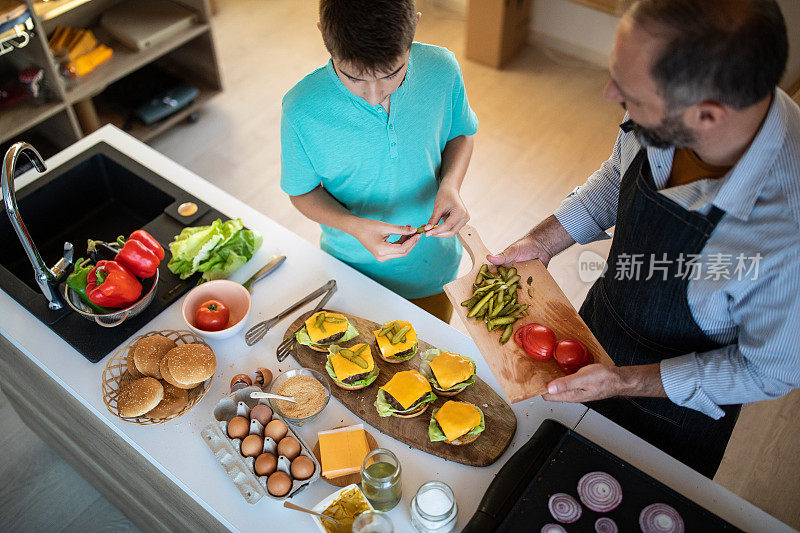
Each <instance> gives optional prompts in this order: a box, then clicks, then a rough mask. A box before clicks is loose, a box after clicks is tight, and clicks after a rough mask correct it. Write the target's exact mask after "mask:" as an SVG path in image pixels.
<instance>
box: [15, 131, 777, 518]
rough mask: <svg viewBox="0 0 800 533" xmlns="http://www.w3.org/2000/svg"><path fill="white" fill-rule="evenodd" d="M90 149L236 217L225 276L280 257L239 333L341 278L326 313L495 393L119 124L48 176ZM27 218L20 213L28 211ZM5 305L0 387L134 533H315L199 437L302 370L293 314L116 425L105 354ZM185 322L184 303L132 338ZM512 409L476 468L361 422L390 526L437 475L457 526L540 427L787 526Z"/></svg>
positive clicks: (648, 453)
mask: <svg viewBox="0 0 800 533" xmlns="http://www.w3.org/2000/svg"><path fill="white" fill-rule="evenodd" d="M98 142H106V143H108V144H110V145H112V146H113V147H115V148H117V149H118V150H120V151H122V152H123V153H125V154H127V155H128V156H130V157H132V158H133V159H135V160H137V161H139V162H141V163H142V164H143V165H145V166H147V167H148V168H150V169H152V170H153V171H154V172H156V173H158V174H160V175H161V176H163V177H164V178H166V179H167V180H169V181H172V182H173V183H175V184H177V185H179V186H180V187H181V188H183V189H185V190H186V191H188V192H189V193H191V194H193V195H194V196H196V197H198V198H199V199H201V200H203V201H205V202H207V203H208V204H210V205H212V206H214V207H215V208H217V209H219V210H220V211H221V212H224V213H226V214H228V215H230V216H232V217H239V218H241V219H242V220H243V221H244V223H245V225H246V226H248V227H250V228H253V229H257V230H259V231H260V232H261V233H262V234H263V235H264V245H263V247H262V249H261V250H260V251H259V252H258V254H257V255H256V256H255V257H254V258H253V260H252V261H250V262H249V263H248V264H247V265H245V266H244V267H242V268H241V269H240V270H239V271H237V272H236V273H235V274H234V276H233V278H232V279H234V280H236V281H243V280H245V279H247V278H249V277H250V276H251V275H252V274H253V273H254V272H255V271H256V270H258V269H259V268H260V267H261V266H262V265H263V264H264V263H266V261H267V259H268V258H269V256H271V255H274V254H278V253H280V254H285V255H286V256H287V260H286V263H285V264H284V265H283V266H282V267H281V268H280V269H279V270H277V271H276V272H275V273H274V274H272V275H271V276H270V277H268V278H267V279H265V280H264V281H262V282H259V283H258V284H257V285H256V286H255V291H254V294H253V304H252V310H251V314H250V316H249V318H248V324H247V326H246V327H250V326H252V325H254V324H255V323H256V322H258V321H261V320H264V319H267V318H270V317H271V316H274V315H275V314H277V313H278V312H280V311H282V310H283V309H284V308H286V307H287V306H288V305H290V304H291V303H293V302H294V301H296V300H298V299H299V298H301V297H302V296H304V295H306V294H307V293H308V292H310V291H311V290H313V289H315V288H317V287H319V286H321V285H322V284H323V283H325V282H326V281H327V280H328V279H335V280H336V281H337V283H338V287H339V290H338V292H337V293H336V295H335V296H334V297H333V299H332V300H331V301H330V303H329V304H328V306H327V307H329V308H331V309H336V310H341V311H343V312H346V313H350V314H354V315H357V316H362V317H365V318H368V319H370V320H373V321H375V322H384V321H388V320H394V319H403V320H408V321H410V322H411V323H413V324H414V327H415V329H416V331H417V333H418V335H419V336H420V338H421V339H423V340H425V341H427V342H429V343H431V344H433V345H435V346H438V347H440V348H443V349H447V350H451V351H455V352H459V353H462V354H464V355H467V356H470V357H472V358H474V359H475V360H476V364H477V373H478V375H479V376H481V377H482V378H483V380H484V381H486V383H487V384H489V385H490V386H492V387H493V388H494V389H495V390H498V391H499V390H500V388H499V387H498V385H497V382H496V380H495V379H494V376H493V375H492V374H491V372H490V371H489V368H488V366H487V365H486V363H485V362H484V361H483V359H482V357H481V356H480V354H479V352H478V351H477V348H476V346H475V344H474V342H473V341H472V340H471V339H470V338H469V337H467V336H465V335H463V334H461V333H459V332H458V331H456V330H455V329H454V328H452V327H450V326H449V325H447V324H444V323H443V322H441V321H439V320H437V319H436V318H433V317H432V316H430V315H428V314H427V313H425V312H424V311H422V310H421V309H419V308H418V307H416V306H414V305H412V304H411V303H409V302H407V301H406V300H404V299H403V298H401V297H399V296H397V295H396V294H394V293H392V292H390V291H388V290H387V289H385V288H383V287H382V286H380V285H378V284H376V283H375V282H373V281H372V280H370V279H368V278H366V277H364V276H363V275H361V274H359V273H358V272H356V271H354V270H352V269H351V268H349V267H347V266H346V265H344V264H343V263H341V262H339V261H338V260H336V259H334V258H332V257H330V256H328V255H326V254H325V253H323V252H321V251H320V250H319V248H318V247H317V246H316V245H315V244H312V243H308V242H306V241H304V240H302V239H300V238H299V237H298V236H297V235H295V234H293V233H292V232H291V231H290V230H288V229H286V228H284V227H282V226H280V225H279V224H277V223H276V222H275V221H273V220H271V219H270V218H269V217H268V216H266V215H268V214H262V213H259V212H257V211H255V210H254V209H252V208H250V207H248V206H247V205H246V204H244V203H243V202H241V201H239V200H237V199H235V198H233V197H232V196H230V195H228V194H227V193H225V192H224V191H221V190H220V189H218V188H217V187H214V186H213V185H211V184H209V183H208V182H206V181H205V180H203V179H201V178H200V177H198V176H196V175H194V174H193V173H191V172H189V171H188V170H186V169H184V168H183V167H181V166H180V165H178V164H176V163H175V162H173V161H171V160H169V159H168V158H166V157H164V156H163V155H161V154H159V153H157V152H156V151H154V150H153V149H151V148H149V147H148V146H146V145H144V144H142V143H140V142H138V141H136V140H135V139H133V138H132V137H130V136H128V135H127V134H125V133H123V132H121V131H120V130H118V129H116V128H114V127H113V126H107V127H105V128H103V129H101V130H99V131H97V132H95V133H94V134H92V135H90V136H88V137H86V138H85V139H82V140H81V141H79V142H78V143H76V144H75V145H73V146H71V147H70V148H68V149H66V150H65V151H64V152H62V153H60V154H58V155H56V156H55V157H53V158H51V159H50V160H48V162H47V163H48V167H49V168H51V169H52V168H55V167H57V166H58V165H59V164H60V163H62V162H65V161H67V160H69V159H70V158H72V157H74V156H75V155H77V154H79V153H81V152H82V151H84V150H86V149H87V148H89V147H91V146H93V145H94V144H96V143H98ZM39 176H41V175H40V174H36V173H35V171H32V172H29V173H27V174H25V175H23V176H22V177H20V178H19V179H17V187H18V188H19V187H22V186H24V185H25V184H27V183H29V182H31V181H32V180H34V179H37V178H38V177H39ZM258 179H277V176H269V177H254V180H258ZM22 215H23V218H24V215H25V214H24V213H22ZM0 307H2V309H3V310H4V313H2V314H0V333H1V334H2V338H0V385H1V386H2V388H3V391H4V392H5V394H6V395H7V396H8V398H9V401H10V402H11V404H12V406H13V407H14V409H15V410H16V411H17V412H18V413H19V414H20V415H21V417H22V418H23V420H26V422H27V423H28V424H29V425H30V426H31V427H32V429H33V430H34V431H35V432H36V433H37V434H38V435H40V436H43V435H51V436H52V435H53V434H57V435H58V436H59V438H57V439H52V438H50V439H48V442H49V443H50V445H51V446H52V447H54V448H55V449H56V451H58V452H59V453H60V454H61V455H62V457H64V458H65V460H67V461H68V462H69V463H70V464H71V465H72V466H73V467H74V468H75V469H76V470H77V471H78V472H79V473H80V474H81V475H82V476H84V477H85V478H86V479H87V480H88V481H90V482H91V483H92V484H93V485H94V486H95V487H96V488H97V489H98V490H99V491H100V492H101V493H103V494H104V495H105V496H106V498H108V499H109V501H111V502H112V503H113V504H114V505H116V506H117V507H118V508H119V509H120V510H121V511H122V512H123V513H125V514H126V515H127V516H128V517H129V518H130V519H131V520H132V521H133V522H134V523H135V524H136V525H137V526H138V527H139V528H141V529H142V530H148V531H149V530H173V531H174V530H190V529H191V530H195V531H197V530H204V531H205V530H226V529H229V530H241V531H256V530H264V529H269V530H273V531H285V530H288V529H289V528H291V529H292V530H295V531H314V530H316V526H315V525H314V523H313V522H312V520H311V519H310V518H309V517H308V516H306V515H303V514H300V513H297V512H295V511H290V510H288V509H284V508H283V507H282V506H281V504H280V503H279V502H275V501H273V500H271V499H269V498H264V499H262V500H261V501H259V502H258V503H257V504H255V505H249V504H248V503H247V502H246V501H245V500H244V499H243V498H242V496H241V495H240V494H239V491H238V490H237V488H236V487H235V486H234V484H233V483H232V482H231V480H230V479H229V478H228V477H227V475H226V474H225V472H224V470H223V469H222V467H221V466H220V465H219V464H218V463H217V462H216V460H215V459H214V457H213V456H212V454H211V452H210V451H209V449H208V448H207V446H206V445H205V443H204V442H203V440H202V438H201V437H200V432H201V430H202V429H203V428H204V427H205V426H206V425H207V424H208V423H209V422H210V421H211V419H212V416H211V410H212V409H213V407H214V406H215V405H216V403H217V401H218V400H219V399H220V398H221V397H222V396H223V395H225V394H226V393H227V392H228V390H229V389H228V387H229V382H230V379H231V378H232V377H233V376H234V375H236V374H239V373H242V372H245V373H251V372H252V370H253V369H255V368H256V367H266V368H270V369H271V370H272V372H273V373H274V374H276V375H277V374H278V373H279V372H282V371H286V370H288V369H290V368H296V367H297V366H298V365H297V363H296V362H295V361H294V360H293V359H292V358H289V359H287V360H286V361H284V363H281V364H278V363H277V361H276V358H275V347H276V346H277V344H278V343H279V342H280V340H281V338H282V336H283V334H284V332H285V329H286V327H288V325H289V324H291V322H292V320H293V318H296V317H289V318H287V319H286V320H284V321H283V322H281V323H279V324H278V325H277V326H276V327H275V328H273V330H271V331H270V332H269V333H268V334H267V336H266V337H265V338H264V339H263V340H262V341H261V342H260V343H258V344H256V345H255V346H253V347H248V346H247V345H246V344H245V342H244V339H243V336H237V337H234V338H232V339H228V340H223V341H218V342H215V341H209V344H210V345H211V346H212V348H213V349H214V351H215V353H216V356H217V360H218V365H217V372H216V375H215V377H214V381H213V384H212V386H211V389H210V391H209V392H208V393H207V394H206V396H205V397H204V398H203V399H202V401H201V402H200V403H199V404H198V405H197V406H195V407H194V408H193V409H192V410H191V411H190V412H188V413H187V414H185V415H184V416H182V417H180V418H178V419H175V420H173V421H170V422H167V423H165V424H160V425H154V426H138V425H135V424H131V423H128V422H125V421H123V420H121V419H119V418H117V417H116V416H114V415H113V414H111V413H110V412H109V411H108V410H107V409H106V407H105V405H104V403H103V399H102V395H101V392H100V383H101V375H102V372H103V367H104V365H105V361H106V360H107V359H104V360H103V361H101V362H100V363H97V364H92V363H90V362H89V361H87V360H86V359H84V358H83V357H81V356H80V354H78V353H77V352H76V351H75V350H74V349H73V348H71V347H70V346H69V345H67V344H66V343H65V342H64V341H63V340H62V339H61V338H60V337H58V336H57V335H56V334H55V333H53V332H52V331H50V330H49V329H47V328H46V327H44V326H43V325H42V324H41V323H40V322H38V321H37V320H36V319H35V318H34V317H33V316H32V315H31V314H30V313H28V311H26V310H25V309H24V308H23V307H22V306H20V305H19V304H18V303H17V302H16V301H15V300H13V299H12V298H11V297H10V296H8V295H7V294H6V293H4V292H2V291H0ZM300 313H301V312H298V313H297V314H298V315H299V314H300ZM184 327H185V325H184V322H183V319H182V317H181V312H180V301H179V302H176V303H174V304H173V305H172V306H171V307H169V308H168V309H167V310H166V311H165V312H163V313H161V314H160V315H159V316H158V317H156V318H155V319H154V320H152V321H151V322H150V323H149V324H147V326H146V327H145V328H143V329H142V330H141V331H140V332H138V333H144V332H147V331H152V330H161V329H184ZM138 333H137V334H138ZM86 334H87V335H102V334H103V330H102V329H101V328H99V327H98V326H96V325H94V324H92V323H90V322H88V321H87V322H86ZM53 406H58V409H54V408H53ZM48 407H49V408H48ZM512 407H513V410H514V413H515V414H516V417H517V432H516V435H515V436H514V439H513V441H512V443H511V445H510V446H509V448H508V450H506V452H505V453H504V454H503V456H501V457H500V459H499V460H498V461H497V462H496V463H494V464H493V465H491V466H489V467H484V468H476V467H468V466H464V465H460V464H457V463H453V462H450V461H445V460H444V459H441V458H438V457H434V456H431V455H428V454H425V453H423V452H421V451H419V450H416V449H413V448H409V447H408V446H407V445H405V444H402V443H400V442H399V441H396V440H394V439H392V438H391V437H388V436H386V435H383V434H381V433H380V432H378V431H377V430H376V429H374V428H369V427H368V430H369V431H370V432H371V433H372V434H373V435H374V436H375V438H376V440H377V443H378V445H379V446H381V447H385V448H388V449H390V450H392V451H393V452H394V453H395V454H396V455H397V456H398V458H399V460H400V463H401V466H402V479H403V500H402V502H401V503H400V504H399V505H398V506H397V507H396V508H395V509H394V510H392V511H391V512H390V513H389V516H390V518H391V519H392V521H393V522H394V525H395V531H410V530H411V526H410V522H409V512H408V509H409V504H410V501H411V498H412V497H413V495H414V493H415V492H416V490H417V488H418V487H419V486H420V485H421V484H422V483H424V482H425V481H428V480H431V479H438V480H441V481H444V482H446V483H447V484H448V485H450V486H451V487H452V489H453V491H454V493H455V496H456V499H457V502H458V506H459V522H458V528H459V529H460V528H461V527H463V526H464V524H466V522H467V521H468V520H469V518H470V517H471V515H472V513H473V512H474V511H475V509H476V508H477V505H478V503H479V501H480V499H481V497H482V495H483V492H484V491H485V489H486V488H487V487H488V485H489V483H490V482H491V481H492V478H493V476H494V474H495V473H496V472H497V471H498V470H499V469H500V467H501V466H502V465H503V463H504V462H505V461H506V460H507V459H508V457H510V455H511V454H513V453H514V452H515V451H516V449H518V448H519V446H520V445H521V444H522V443H524V442H525V441H527V439H528V438H529V437H530V436H531V435H532V434H533V433H534V432H535V430H536V429H537V428H538V426H539V424H540V423H541V422H542V421H543V420H544V419H546V418H552V419H555V420H558V421H559V422H561V423H563V424H564V425H566V426H568V427H570V428H576V429H577V431H578V432H579V433H582V434H584V435H586V436H587V437H588V438H590V439H592V440H595V441H596V442H598V443H599V444H601V445H603V446H605V447H606V448H608V449H609V450H610V451H612V452H614V453H617V454H618V455H620V456H621V457H623V458H624V459H626V460H628V461H630V462H631V463H632V464H634V466H637V467H639V468H640V469H642V470H644V471H645V472H647V473H649V474H651V475H653V476H654V477H656V478H658V479H660V480H662V481H663V482H664V483H665V484H666V485H668V486H670V487H671V488H673V489H675V490H676V491H678V492H681V493H683V494H686V495H687V496H688V497H690V498H692V499H693V500H695V501H696V502H697V503H699V504H700V505H702V506H703V507H705V508H707V509H709V510H710V511H712V512H714V513H716V514H718V515H720V516H721V517H723V518H724V519H726V520H728V521H729V522H731V523H733V524H734V525H736V526H737V527H739V528H742V529H744V530H748V531H781V530H789V528H787V527H786V526H785V525H783V524H782V523H780V522H779V521H777V520H776V519H774V518H772V517H770V516H769V515H767V514H766V513H764V512H763V511H761V510H759V509H757V508H755V507H754V506H752V505H750V504H748V503H747V502H745V501H743V500H741V499H740V498H738V497H736V496H735V495H733V494H732V493H730V492H729V491H727V490H725V489H724V488H722V487H720V486H719V485H716V484H715V483H713V482H712V481H710V480H708V479H706V478H703V477H702V476H700V475H699V474H697V473H695V472H693V471H691V470H690V469H688V468H686V467H683V466H682V465H680V464H679V463H677V461H674V460H673V459H671V458H669V457H667V456H666V455H664V454H663V453H662V452H660V451H658V450H656V449H655V448H653V447H652V446H650V445H648V444H646V443H644V442H643V441H641V440H640V439H637V438H636V437H634V436H632V435H631V434H630V433H628V432H627V431H625V430H623V429H621V428H619V427H618V426H616V425H614V424H612V423H610V422H609V421H607V420H605V419H604V418H603V417H600V416H599V415H597V414H596V413H589V414H588V415H587V413H586V408H585V407H583V406H582V405H574V404H559V403H548V402H544V401H543V400H541V398H535V399H532V400H528V401H525V402H520V403H518V404H516V405H514V406H512ZM53 413H56V414H55V415H54V414H53ZM359 422H361V421H360V420H359V419H358V418H357V417H356V416H355V415H353V414H352V413H351V412H350V411H348V410H346V409H345V408H344V407H343V406H342V405H341V404H340V403H339V402H338V401H337V400H335V399H332V400H331V402H330V403H329V405H328V406H327V407H326V409H325V411H324V413H323V415H322V416H321V417H320V418H318V419H317V420H315V421H313V422H311V423H309V424H306V425H304V426H303V427H301V428H299V429H298V430H297V432H298V433H299V435H300V437H301V438H302V439H303V440H304V441H305V442H306V443H307V444H308V445H309V446H313V445H314V443H315V442H316V434H317V432H318V431H320V430H323V429H330V428H333V427H336V426H341V425H348V424H353V423H359ZM335 489H336V488H335V487H332V486H331V485H329V484H327V483H326V482H325V481H324V480H319V481H317V482H315V483H313V484H312V485H311V486H309V487H308V489H306V490H304V491H303V492H301V493H300V494H298V495H297V496H296V497H294V498H293V499H292V501H293V502H295V503H297V504H298V505H302V506H304V507H308V508H310V507H313V506H314V505H315V504H316V503H317V502H319V501H320V500H322V499H323V498H324V497H326V496H327V495H328V494H330V493H331V492H333V491H334V490H335Z"/></svg>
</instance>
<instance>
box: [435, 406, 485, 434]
mask: <svg viewBox="0 0 800 533" xmlns="http://www.w3.org/2000/svg"><path fill="white" fill-rule="evenodd" d="M475 408H476V409H477V410H478V411H479V412H480V413H481V423H480V424H478V425H477V426H475V427H474V428H472V430H470V431H467V432H466V433H464V434H463V435H461V437H459V439H460V438H463V437H466V436H467V435H477V434H479V433H481V432H482V431H483V430H484V429H486V420H485V419H484V418H483V411H481V408H480V407H478V406H475ZM437 411H438V409H437ZM435 414H436V411H434V412H433V414H432V415H431V422H430V424H428V439H430V441H431V442H438V441H443V440H444V441H446V440H447V437H445V436H444V432H443V431H442V428H441V427H440V426H439V423H438V422H437V421H436V419H435V418H433V415H435ZM456 440H457V439H456Z"/></svg>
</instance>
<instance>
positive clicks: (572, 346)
mask: <svg viewBox="0 0 800 533" xmlns="http://www.w3.org/2000/svg"><path fill="white" fill-rule="evenodd" d="M553 357H555V360H556V363H558V366H559V368H561V370H562V371H563V372H564V373H565V374H574V373H575V372H577V371H578V370H580V369H581V368H583V367H584V366H586V365H589V364H591V363H592V362H593V361H594V359H592V356H591V354H590V353H589V350H588V348H586V345H585V344H583V343H582V342H581V341H579V340H576V339H562V340H560V341H558V342H557V343H556V347H555V351H554V354H553Z"/></svg>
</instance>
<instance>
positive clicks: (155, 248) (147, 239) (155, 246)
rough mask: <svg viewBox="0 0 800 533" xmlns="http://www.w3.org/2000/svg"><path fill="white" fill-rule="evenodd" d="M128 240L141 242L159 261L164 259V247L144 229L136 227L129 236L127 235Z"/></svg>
mask: <svg viewBox="0 0 800 533" xmlns="http://www.w3.org/2000/svg"><path fill="white" fill-rule="evenodd" d="M128 240H129V241H139V242H141V243H142V244H144V245H145V246H147V247H148V248H149V249H150V250H151V251H152V252H153V253H154V254H156V257H158V260H159V261H163V260H164V248H162V247H161V244H159V242H158V241H157V240H155V239H154V238H153V236H152V235H150V234H149V233H147V232H146V231H145V230H143V229H137V230H136V231H134V232H133V233H131V236H130V237H128Z"/></svg>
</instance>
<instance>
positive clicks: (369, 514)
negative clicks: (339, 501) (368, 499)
mask: <svg viewBox="0 0 800 533" xmlns="http://www.w3.org/2000/svg"><path fill="white" fill-rule="evenodd" d="M393 532H394V527H393V526H392V521H391V520H389V517H388V516H387V515H386V514H385V513H382V512H380V511H366V512H363V513H361V514H360V515H358V516H357V517H356V520H355V522H353V533H393Z"/></svg>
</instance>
